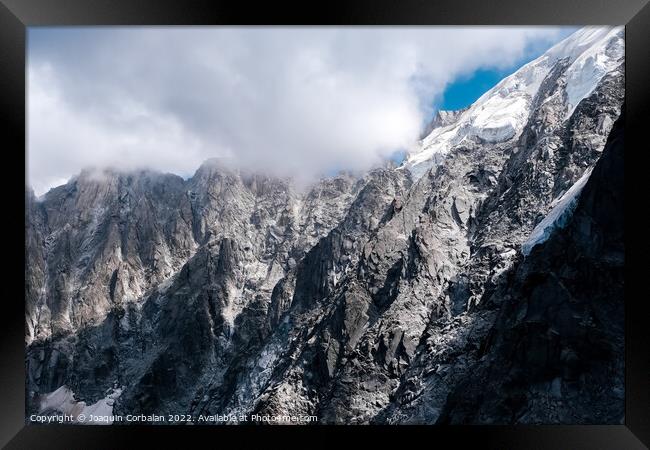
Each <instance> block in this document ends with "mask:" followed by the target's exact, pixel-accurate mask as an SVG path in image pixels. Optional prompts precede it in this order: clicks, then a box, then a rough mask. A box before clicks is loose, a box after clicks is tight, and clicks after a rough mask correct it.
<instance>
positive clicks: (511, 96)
mask: <svg viewBox="0 0 650 450" xmlns="http://www.w3.org/2000/svg"><path fill="white" fill-rule="evenodd" d="M622 30H623V29H622V28H621V27H585V28H582V29H581V30H579V31H577V32H575V33H574V34H573V35H571V36H569V37H568V38H567V39H565V40H564V41H562V42H560V43H558V44H556V45H555V46H553V47H551V48H550V49H549V50H548V51H547V52H546V53H544V54H543V55H542V56H540V57H539V58H537V59H535V60H533V61H531V62H529V63H528V64H526V65H524V66H523V67H521V68H520V69H519V70H517V71H516V72H515V73H513V74H512V75H510V76H508V77H506V78H504V79H503V80H501V81H500V82H499V83H498V84H497V85H496V86H494V87H493V88H492V89H490V90H489V91H487V92H486V93H485V94H483V95H482V96H481V97H480V98H479V99H478V100H476V102H474V104H472V105H471V106H470V107H469V108H468V109H467V110H466V111H464V112H462V113H460V114H458V116H457V117H456V119H455V120H454V121H453V122H452V123H448V124H446V125H445V126H440V127H437V128H434V129H433V130H432V131H431V133H429V135H428V136H426V137H425V138H423V139H422V140H420V141H419V142H417V143H415V144H414V145H413V147H412V148H411V149H409V151H408V156H407V158H406V160H405V161H404V163H403V164H402V166H403V167H406V168H407V169H408V170H409V171H410V172H411V174H412V176H413V178H414V179H415V180H417V179H419V178H421V177H422V176H423V175H424V174H425V173H426V172H427V171H428V170H430V169H431V168H432V167H435V166H437V165H439V164H441V163H442V161H443V160H444V159H445V157H446V156H447V154H448V153H449V152H450V151H451V149H452V148H454V147H456V146H458V145H459V144H461V143H462V142H463V141H464V140H466V139H474V140H479V141H483V142H489V143H498V142H506V141H509V140H513V139H517V138H518V137H519V135H520V134H521V132H522V130H523V128H524V126H525V124H526V122H527V121H528V118H529V116H530V112H531V111H530V110H531V104H532V100H533V98H534V97H535V95H537V93H538V91H539V88H540V86H541V84H542V82H543V81H544V79H545V78H546V76H547V75H548V74H549V73H550V71H551V70H552V69H553V67H554V66H555V65H556V64H557V63H558V62H559V61H560V60H567V61H568V64H569V65H568V68H567V70H566V72H565V74H564V76H565V77H566V81H567V84H566V94H567V111H568V115H567V117H566V118H568V117H569V116H570V115H571V114H572V113H573V110H574V109H575V106H576V105H577V104H578V103H579V102H580V101H581V100H582V99H583V98H585V97H586V96H588V95H589V94H591V92H593V90H594V89H595V88H596V86H597V85H598V83H599V82H600V80H601V79H602V78H603V77H604V76H605V75H606V74H607V73H610V72H612V71H613V70H616V68H617V67H618V66H619V65H620V64H621V62H622V61H623V57H624V42H623V34H622V33H623V31H622ZM566 118H565V119H566Z"/></svg>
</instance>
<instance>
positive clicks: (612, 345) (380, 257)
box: [25, 28, 624, 424]
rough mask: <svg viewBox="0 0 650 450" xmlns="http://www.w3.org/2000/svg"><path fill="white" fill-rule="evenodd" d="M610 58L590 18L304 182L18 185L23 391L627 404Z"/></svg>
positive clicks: (462, 416)
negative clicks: (429, 115)
mask: <svg viewBox="0 0 650 450" xmlns="http://www.w3.org/2000/svg"><path fill="white" fill-rule="evenodd" d="M623 69H624V59H623V32H622V30H621V29H618V28H613V29H609V28H598V29H589V28H587V29H583V30H580V31H578V32H576V33H575V34H574V35H572V36H570V37H569V38H567V39H566V40H565V41H563V42H561V43H560V44H558V45H556V46H555V47H553V48H551V49H550V50H549V51H548V52H546V53H545V54H544V55H542V56H541V57H540V58H538V59H536V60H534V61H532V62H531V63H529V64H527V65H525V66H523V67H522V68H521V69H519V70H518V71H517V72H515V73H514V74H513V75H511V76H509V77H507V78H505V79H504V80H503V81H501V82H500V83H499V84H497V85H496V86H495V87H494V88H493V89H491V90H490V91H488V92H486V93H485V94H484V95H483V96H482V97H481V98H479V99H478V100H477V101H476V102H475V103H474V104H473V105H471V106H470V107H469V108H467V109H465V110H462V111H458V112H441V113H439V114H438V116H437V117H436V118H435V119H434V120H433V121H432V123H431V125H430V127H429V129H428V134H427V135H426V136H425V137H424V138H423V139H422V140H421V141H419V142H418V143H417V144H416V145H414V147H413V148H412V149H411V151H410V153H409V155H408V157H407V158H406V160H405V162H404V163H403V164H401V165H399V166H394V165H387V166H385V167H381V168H376V169H374V170H371V171H369V172H368V173H365V174H362V175H352V174H340V175H337V176H335V177H330V178H324V179H322V180H320V181H319V182H317V183H315V184H314V185H312V186H311V187H309V188H307V189H305V188H299V187H297V186H296V185H295V184H294V182H293V181H292V180H290V179H278V178H272V177H268V176H265V175H263V174H260V173H248V172H246V171H245V170H241V169H234V168H231V167H228V165H227V164H225V163H224V162H223V161H220V160H210V161H207V162H206V163H204V164H203V165H202V166H201V167H200V168H199V169H198V170H197V172H196V173H195V174H194V176H192V177H191V178H189V179H186V180H185V179H183V178H180V177H178V176H175V175H170V174H160V173H154V172H148V171H139V172H132V173H122V172H117V171H112V170H109V169H103V170H87V171H84V172H82V173H81V174H80V175H79V176H77V177H75V178H73V179H72V180H70V181H69V182H68V183H67V184H66V185H63V186H60V187H57V188H55V189H53V190H51V191H50V192H48V193H47V194H46V195H44V196H43V197H42V198H40V199H36V198H35V197H34V195H33V194H32V193H30V192H27V193H26V222H25V226H26V268H25V269H26V284H25V296H26V344H27V355H26V369H27V376H28V380H27V390H28V393H27V395H28V399H27V400H28V405H29V406H28V408H29V409H30V411H41V412H52V411H69V410H71V409H72V408H73V407H74V408H76V409H75V411H77V410H79V408H83V407H86V408H89V406H85V405H91V406H94V405H98V404H99V405H101V407H102V408H103V410H107V409H106V408H107V407H106V405H108V406H109V407H110V408H108V410H109V411H111V412H113V413H116V414H164V413H177V414H191V415H192V416H196V415H199V414H202V415H216V414H222V415H227V414H252V413H255V414H260V415H295V416H317V417H318V419H319V422H321V423H346V424H357V423H619V422H620V420H621V418H622V416H623V395H622V392H623V391H622V389H623V385H622V376H623V367H622V364H623V363H622V354H623V352H622V345H623V344H622V342H623V334H622V326H623V316H622V305H623V303H622V302H623V278H622V268H623V261H624V252H623V245H622V244H623V222H622V179H623V170H622V161H623V147H622V129H623V120H622V119H621V120H619V121H618V122H617V124H616V125H615V126H614V122H615V121H616V120H617V118H618V117H619V115H620V114H621V110H622V102H623V97H624V82H623V81H624V72H623ZM612 127H614V128H612ZM608 136H609V141H607V139H608ZM606 142H607V144H606ZM598 383H600V384H598ZM598 389H601V390H604V391H603V392H600V391H598ZM82 402H83V403H84V405H81V406H80V404H81V403H82Z"/></svg>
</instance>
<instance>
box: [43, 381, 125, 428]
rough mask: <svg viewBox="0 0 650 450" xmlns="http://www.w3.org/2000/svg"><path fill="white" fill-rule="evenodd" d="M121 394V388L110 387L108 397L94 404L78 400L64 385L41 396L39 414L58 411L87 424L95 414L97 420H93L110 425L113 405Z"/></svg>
mask: <svg viewBox="0 0 650 450" xmlns="http://www.w3.org/2000/svg"><path fill="white" fill-rule="evenodd" d="M120 395H122V389H121V388H115V389H109V391H108V392H107V395H106V397H104V398H102V399H100V400H98V401H97V402H96V403H93V404H92V405H86V402H83V401H81V402H78V401H77V400H76V399H75V397H74V392H72V390H70V389H69V388H68V387H67V386H65V385H63V386H61V387H60V388H58V389H57V390H55V391H54V392H50V393H49V394H44V395H43V396H41V399H40V404H39V414H41V413H45V412H48V411H57V412H59V413H63V414H67V415H71V416H72V417H73V422H75V423H85V424H87V423H89V419H90V418H91V416H93V417H96V418H97V420H93V421H92V422H93V423H101V424H105V425H110V424H112V423H113V418H112V415H113V406H114V405H115V400H116V399H117V398H119V396H120ZM80 415H83V416H85V420H79V416H80Z"/></svg>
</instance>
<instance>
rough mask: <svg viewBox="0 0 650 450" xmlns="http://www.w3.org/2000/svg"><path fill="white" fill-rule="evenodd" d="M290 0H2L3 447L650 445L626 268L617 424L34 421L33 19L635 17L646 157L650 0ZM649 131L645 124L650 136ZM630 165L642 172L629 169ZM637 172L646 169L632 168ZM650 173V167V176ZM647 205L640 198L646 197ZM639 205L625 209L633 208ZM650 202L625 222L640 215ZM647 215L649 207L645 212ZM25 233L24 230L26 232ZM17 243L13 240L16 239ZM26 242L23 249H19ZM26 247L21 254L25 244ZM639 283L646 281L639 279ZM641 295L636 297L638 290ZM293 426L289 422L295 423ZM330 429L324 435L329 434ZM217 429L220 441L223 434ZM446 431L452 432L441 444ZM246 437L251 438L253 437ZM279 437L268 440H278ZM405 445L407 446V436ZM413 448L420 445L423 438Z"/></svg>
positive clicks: (638, 305) (410, 21)
mask: <svg viewBox="0 0 650 450" xmlns="http://www.w3.org/2000/svg"><path fill="white" fill-rule="evenodd" d="M301 5H302V6H297V5H292V4H290V3H285V4H279V3H277V2H260V4H249V3H248V2H238V3H235V2H229V3H226V2H224V1H204V0H193V1H171V0H141V1H134V0H132V1H128V0H125V1H115V0H113V1H111V0H56V1H55V0H0V70H1V71H2V75H1V77H0V92H1V94H0V111H1V114H2V124H3V135H2V137H3V140H4V141H5V142H6V144H5V145H4V146H3V148H4V152H3V155H4V157H5V158H4V160H5V167H4V169H5V170H4V173H3V174H2V177H0V178H1V179H2V184H3V189H2V191H0V192H2V198H3V203H4V205H5V206H6V212H5V214H3V219H2V222H3V225H5V229H6V231H5V234H4V236H5V239H4V252H3V253H4V254H5V257H4V258H3V259H4V260H5V270H4V271H3V272H4V275H5V277H4V282H3V283H2V292H3V294H4V295H3V296H2V297H1V301H2V303H3V305H2V309H1V310H0V311H1V312H0V320H1V321H2V324H1V326H0V375H1V376H0V410H1V411H2V414H1V415H0V445H3V446H5V445H6V448H11V449H23V448H30V449H31V448H66V449H70V448H122V447H124V448H129V447H131V446H132V445H131V444H132V443H133V441H132V439H134V438H136V439H138V440H142V439H146V442H147V443H148V444H149V445H148V446H149V447H151V446H154V445H155V444H154V442H155V441H158V442H160V443H167V444H169V443H171V442H174V439H177V438H180V441H178V442H182V443H183V445H184V446H187V445H189V442H190V441H189V440H188V439H190V437H191V438H192V439H194V438H195V437H196V436H197V435H201V437H203V435H209V437H210V439H212V443H213V445H218V444H220V443H221V442H224V441H221V436H223V435H224V434H231V435H232V434H234V435H236V436H237V437H238V438H239V439H246V440H247V439H249V438H250V437H251V436H253V433H252V431H256V433H255V434H256V435H258V436H261V437H262V438H263V439H266V438H269V439H270V438H272V437H276V436H278V432H281V433H283V434H285V433H287V432H288V431H289V432H291V435H292V441H287V440H284V441H283V442H284V443H285V444H287V443H291V442H297V443H299V444H300V445H311V444H312V443H313V442H314V441H313V440H312V434H313V433H314V431H315V432H317V433H318V435H319V437H318V440H319V443H320V441H323V440H330V439H340V438H341V437H344V436H342V435H348V434H350V433H355V434H357V433H363V434H366V435H372V436H374V437H375V438H379V439H380V440H395V441H396V442H400V443H406V444H407V445H410V444H408V442H415V441H404V439H403V436H402V433H404V432H408V433H414V434H417V435H420V436H418V438H423V439H424V440H422V439H418V441H419V442H428V443H430V445H440V443H441V442H444V441H446V442H453V443H454V447H457V448H464V446H466V445H468V444H470V445H471V447H468V448H473V447H477V448H549V449H550V448H553V449H561V448H567V449H581V448H585V449H586V448H589V449H594V448H607V449H609V448H611V449H636V448H648V447H647V446H648V445H650V389H649V387H650V357H649V356H650V338H649V334H650V333H649V331H648V330H649V327H648V326H647V324H646V321H647V320H648V318H649V317H650V316H648V315H647V314H646V311H647V309H646V308H645V307H644V306H645V302H646V301H647V299H646V296H644V295H640V294H636V293H637V292H643V290H642V289H640V288H642V287H643V286H642V285H640V282H642V281H643V277H639V278H635V277H632V276H626V281H625V283H626V286H627V287H626V290H627V294H626V298H625V314H626V324H625V325H626V335H625V338H626V344H625V345H626V352H625V364H626V366H625V368H626V378H625V380H626V386H625V387H626V389H625V395H626V406H625V424H624V425H612V426H575V425H572V426H560V425H557V426H511V427H504V426H450V427H437V426H413V427H389V426H382V427H378V426H373V427H330V426H318V427H257V428H255V430H252V429H251V428H250V427H247V426H238V427H187V426H185V427H170V426H112V427H87V426H86V427H84V426H71V425H65V426H56V425H28V426H27V425H26V424H25V405H24V403H25V382H24V372H25V367H24V364H25V362H24V350H25V347H24V332H25V331H24V303H23V300H21V298H24V290H23V287H22V286H21V285H20V283H19V281H18V280H20V279H21V277H23V278H24V266H21V265H20V264H18V261H19V260H20V258H21V257H20V255H23V258H24V246H23V245H24V241H21V239H20V238H18V237H17V236H20V235H21V229H22V227H23V226H24V225H25V222H24V215H22V213H21V211H23V210H24V207H25V203H24V201H23V200H21V198H23V195H24V193H25V191H24V186H23V185H21V183H22V182H24V181H25V165H26V163H25V151H26V141H25V139H26V133H25V129H26V128H25V118H26V115H25V98H26V96H25V87H26V84H25V74H26V69H25V67H26V66H25V62H26V59H25V58H26V35H27V34H26V27H30V26H44V25H51V26H70V25H208V24H210V25H263V24H264V25H269V24H273V25H299V24H300V25H625V26H626V36H625V39H626V42H625V51H626V69H625V71H626V77H625V78H626V131H625V133H626V153H627V154H628V155H629V154H632V157H633V158H637V157H638V156H637V155H640V154H641V153H642V152H644V151H645V150H646V149H647V147H648V146H647V144H646V145H643V144H644V143H645V142H647V138H646V140H645V141H644V140H643V136H644V134H647V132H645V129H644V126H645V127H647V124H648V123H649V122H648V118H649V114H648V111H649V107H648V105H649V104H650V97H649V95H648V93H649V92H650V90H649V87H648V86H649V85H650V45H649V44H650V4H648V0H618V1H615V2H614V1H610V2H605V1H602V0H600V1H599V0H573V1H570V2H569V1H566V0H545V1H535V0H525V1H524V0H501V1H499V2H498V3H497V2H493V1H485V0H484V1H480V0H472V1H469V0H462V1H461V0H438V1H424V0H408V1H400V2H396V1H392V2H391V1H390V0H381V1H379V0H373V1H354V2H353V1H348V2H344V1H329V2H317V3H313V2H303V3H302V4H301ZM644 132H645V133H644ZM630 170H631V171H632V172H630ZM635 170H639V171H640V175H639V176H636V174H634V171H635ZM642 170H643V167H639V165H636V167H632V165H631V164H627V166H626V171H628V174H627V176H626V189H629V190H630V192H631V191H632V187H634V189H633V190H634V191H636V192H637V193H639V192H641V191H639V190H638V189H637V186H633V183H634V184H639V185H640V186H642V184H641V183H643V181H644V174H643V172H641V171H642ZM645 177H647V175H645ZM638 205H640V203H639V204H638ZM629 211H630V208H629V207H628V209H627V210H626V215H628V216H629V215H630V213H629ZM645 211H646V210H645V208H639V209H638V210H636V211H633V212H632V214H634V215H633V216H631V217H629V218H628V220H627V223H628V225H631V224H633V222H634V220H641V216H640V214H643V213H644V212H645ZM637 214H639V215H637ZM23 233H24V231H23ZM635 235H636V234H633V235H630V234H629V233H628V238H627V242H626V258H627V262H626V267H628V272H629V270H630V268H631V267H634V263H633V261H634V259H635V258H636V257H637V256H638V257H640V258H641V257H643V256H644V253H645V252H644V250H645V249H644V248H643V246H642V245H634V244H630V242H633V243H635V242H637V241H636V240H633V239H632V238H630V236H635ZM9 244H11V245H9ZM21 247H22V248H23V250H21ZM21 252H22V253H21ZM637 280H639V281H637ZM633 293H634V294H633ZM288 428H290V430H288ZM323 430H325V433H323ZM217 436H219V441H214V439H216V437H217ZM443 440H444V441H443ZM243 442H244V441H241V443H242V444H243ZM269 442H270V441H269ZM402 445H404V444H402ZM413 445H415V444H413Z"/></svg>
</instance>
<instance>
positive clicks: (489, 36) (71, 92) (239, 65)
mask: <svg viewBox="0 0 650 450" xmlns="http://www.w3.org/2000/svg"><path fill="white" fill-rule="evenodd" d="M562 34H566V32H565V31H564V32H563V31H562V30H561V29H558V28H541V27H532V28H513V27H501V28H488V27H472V28H457V27H454V28H451V27H393V28H377V27H363V28H333V27H325V28H277V27H269V28H248V27H239V28H204V27H190V28H130V29H129V28H108V29H107V28H83V29H67V30H66V29H51V30H35V29H30V35H29V65H28V72H29V73H28V75H29V85H28V164H29V166H28V167H29V169H28V170H29V171H28V176H29V180H30V184H31V185H32V187H33V188H34V189H35V191H36V192H37V194H40V193H43V192H44V191H45V190H47V189H48V188H49V187H52V186H54V185H57V184H60V183H61V180H62V179H67V178H69V177H70V176H72V175H74V174H76V173H78V172H79V171H80V170H81V169H82V168H84V167H87V166H99V167H103V166H111V167H115V168H120V169H131V168H139V167H148V168H153V169H156V170H161V171H168V172H173V173H177V174H182V175H190V174H191V173H193V171H194V170H195V169H196V168H198V166H199V165H200V164H201V163H202V162H203V161H204V160H206V159H207V158H210V157H215V156H229V157H230V158H231V159H232V160H233V161H234V162H235V163H236V164H239V165H245V166H247V167H251V168H253V169H258V170H267V171H271V172H273V173H277V174H282V175H286V174H293V175H296V174H299V176H301V177H303V178H304V179H309V178H311V177H313V176H315V175H318V174H320V173H322V172H323V171H325V170H328V169H331V168H333V167H344V168H350V169H363V168H367V167H369V166H370V165H372V164H375V163H377V162H378V161H380V160H381V159H382V158H385V157H387V156H388V155H390V154H392V153H393V152H394V151H395V150H398V149H401V148H405V147H407V146H409V145H410V144H411V143H412V142H413V141H414V140H415V139H416V138H417V135H418V133H419V131H420V129H421V126H422V125H423V121H424V120H425V118H426V117H427V115H428V114H429V113H430V111H429V110H428V109H429V106H430V105H431V102H432V100H433V99H434V98H436V96H439V95H440V94H441V93H442V92H443V91H444V88H445V86H446V85H447V84H448V83H450V82H451V81H453V80H454V79H455V78H457V77H458V76H460V75H463V74H468V73H471V72H472V71H474V70H476V69H478V68H485V67H508V66H509V65H511V64H513V63H515V62H516V61H517V60H518V59H520V58H521V57H523V56H524V55H525V52H526V51H528V50H530V47H531V45H532V46H535V45H536V46H542V47H548V46H550V45H551V44H552V43H554V42H556V41H557V40H558V39H559V37H560V36H561V35H562Z"/></svg>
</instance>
